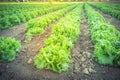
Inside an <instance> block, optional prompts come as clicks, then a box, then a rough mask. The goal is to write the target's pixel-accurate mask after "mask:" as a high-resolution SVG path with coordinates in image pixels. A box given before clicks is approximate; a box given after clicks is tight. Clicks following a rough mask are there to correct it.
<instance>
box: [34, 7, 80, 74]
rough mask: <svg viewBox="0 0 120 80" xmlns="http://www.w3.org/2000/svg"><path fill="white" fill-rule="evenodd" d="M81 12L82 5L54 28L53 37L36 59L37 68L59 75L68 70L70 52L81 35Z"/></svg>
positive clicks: (46, 41) (46, 42)
mask: <svg viewBox="0 0 120 80" xmlns="http://www.w3.org/2000/svg"><path fill="white" fill-rule="evenodd" d="M81 12H82V5H79V6H77V7H76V8H75V9H73V10H72V11H70V12H69V13H68V14H67V15H66V16H65V17H64V18H62V19H61V20H60V22H59V23H57V24H56V25H54V26H53V28H52V31H51V36H50V37H49V38H48V39H46V40H45V47H44V48H42V49H41V50H40V52H39V54H38V55H37V56H36V57H35V59H34V65H35V66H36V68H38V69H43V68H45V69H50V70H53V71H55V72H58V73H61V72H64V71H67V70H68V68H69V63H70V50H71V48H72V47H73V43H74V42H75V41H76V40H77V38H78V36H79V35H80V31H79V27H80V21H81Z"/></svg>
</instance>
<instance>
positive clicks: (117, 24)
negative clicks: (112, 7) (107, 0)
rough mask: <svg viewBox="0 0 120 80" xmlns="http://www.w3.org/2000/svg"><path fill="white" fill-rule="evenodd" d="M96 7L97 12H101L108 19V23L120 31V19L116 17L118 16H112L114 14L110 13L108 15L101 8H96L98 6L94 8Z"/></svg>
mask: <svg viewBox="0 0 120 80" xmlns="http://www.w3.org/2000/svg"><path fill="white" fill-rule="evenodd" d="M94 9H95V10H96V11H97V12H99V13H100V14H101V15H102V16H103V17H104V18H105V19H106V21H107V22H108V23H110V24H112V25H114V26H115V28H116V29H117V30H119V31H120V20H118V19H116V18H114V17H112V16H110V15H108V14H105V13H103V12H102V11H100V10H99V9H96V8H94Z"/></svg>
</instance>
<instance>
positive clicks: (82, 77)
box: [0, 12, 120, 80]
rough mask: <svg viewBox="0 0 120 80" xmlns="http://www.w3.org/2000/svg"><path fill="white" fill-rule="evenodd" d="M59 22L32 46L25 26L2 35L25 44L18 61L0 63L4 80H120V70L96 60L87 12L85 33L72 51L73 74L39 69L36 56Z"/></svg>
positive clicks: (13, 28) (4, 32)
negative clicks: (35, 60)
mask: <svg viewBox="0 0 120 80" xmlns="http://www.w3.org/2000/svg"><path fill="white" fill-rule="evenodd" d="M58 22H59V21H58ZM56 23H57V22H56ZM56 23H53V24H51V25H50V26H49V27H48V28H46V30H45V33H44V34H42V35H41V36H35V37H33V38H32V40H31V42H30V43H25V42H24V38H25V32H26V30H25V24H21V25H18V26H15V27H12V28H10V29H7V30H3V31H1V32H0V35H1V36H7V37H8V36H9V37H14V38H16V39H17V40H19V41H21V44H22V49H21V51H20V52H18V54H17V56H16V59H15V60H14V61H12V62H6V61H2V60H1V61H0V80H120V68H119V67H114V66H105V65H100V64H98V63H97V62H96V61H95V59H94V58H93V57H92V55H93V51H94V45H93V44H92V41H91V39H90V28H89V27H90V26H89V25H88V23H87V20H86V18H85V13H84V12H83V14H82V21H81V25H80V32H81V34H80V36H79V38H78V40H77V41H76V43H75V44H74V47H73V48H72V49H71V58H70V59H71V63H70V68H69V71H67V72H63V73H61V74H58V73H55V72H53V71H50V70H46V69H42V70H38V69H36V68H35V67H34V64H33V60H34V57H35V55H36V54H38V52H39V50H40V49H41V48H42V47H44V40H45V39H46V38H48V37H49V36H50V32H51V28H52V26H53V25H54V24H56Z"/></svg>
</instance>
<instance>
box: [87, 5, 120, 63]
mask: <svg viewBox="0 0 120 80" xmlns="http://www.w3.org/2000/svg"><path fill="white" fill-rule="evenodd" d="M85 11H86V18H87V20H88V22H89V23H90V31H91V39H92V41H93V43H94V45H95V47H94V48H95V50H94V57H95V58H96V60H97V61H98V62H99V63H100V64H110V65H120V33H119V31H117V30H116V29H115V27H114V26H113V25H110V24H109V23H107V21H106V20H105V19H104V17H103V16H102V15H101V14H99V13H98V12H96V11H95V10H94V9H92V8H91V7H90V6H89V5H87V4H86V5H85Z"/></svg>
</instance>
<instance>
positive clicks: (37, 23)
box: [25, 5, 76, 42]
mask: <svg viewBox="0 0 120 80" xmlns="http://www.w3.org/2000/svg"><path fill="white" fill-rule="evenodd" d="M75 7H76V5H71V6H68V7H66V8H63V9H60V10H57V11H55V12H52V13H49V14H47V15H45V16H42V17H40V18H39V19H37V20H34V19H33V20H30V21H28V22H27V24H26V29H27V33H26V38H25V41H26V42H29V41H30V40H31V38H32V37H33V36H35V35H41V34H42V33H44V30H45V28H46V27H47V26H49V25H50V24H51V23H52V22H54V21H56V20H58V19H59V18H61V17H62V16H64V15H65V13H67V12H69V11H70V10H72V9H73V8H75Z"/></svg>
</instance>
